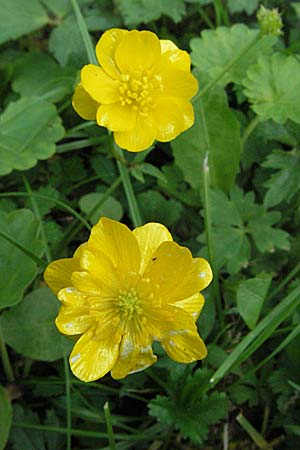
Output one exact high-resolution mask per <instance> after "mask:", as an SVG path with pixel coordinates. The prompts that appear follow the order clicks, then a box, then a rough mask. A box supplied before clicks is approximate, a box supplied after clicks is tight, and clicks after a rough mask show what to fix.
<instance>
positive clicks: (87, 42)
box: [71, 0, 98, 65]
mask: <svg viewBox="0 0 300 450" xmlns="http://www.w3.org/2000/svg"><path fill="white" fill-rule="evenodd" d="M71 3H72V6H73V9H74V13H75V16H76V19H77V23H78V27H79V31H80V33H81V37H82V40H83V43H84V46H85V49H86V52H87V56H88V59H89V62H90V63H91V64H96V65H98V61H97V58H96V55H95V51H94V46H93V44H92V41H91V36H90V35H89V32H88V29H87V26H86V23H85V20H84V17H83V15H82V13H81V11H80V8H79V6H78V3H77V0H71Z"/></svg>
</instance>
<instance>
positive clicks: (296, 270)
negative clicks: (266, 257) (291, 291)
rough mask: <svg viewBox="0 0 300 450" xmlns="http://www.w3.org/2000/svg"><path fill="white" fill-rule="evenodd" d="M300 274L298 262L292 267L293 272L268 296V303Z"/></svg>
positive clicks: (299, 263)
mask: <svg viewBox="0 0 300 450" xmlns="http://www.w3.org/2000/svg"><path fill="white" fill-rule="evenodd" d="M298 272H300V262H298V264H297V265H296V266H295V267H294V269H293V270H291V271H290V273H289V274H288V275H287V276H286V277H285V278H284V279H283V280H282V282H281V283H280V284H279V285H278V286H277V288H275V289H274V290H273V291H272V293H271V294H270V295H269V296H268V301H270V300H272V299H273V298H274V297H276V295H277V294H278V293H279V292H280V291H281V290H282V289H283V288H284V287H285V286H286V285H287V284H288V283H289V282H290V281H291V280H292V279H293V278H294V277H295V276H296V275H297V273H298Z"/></svg>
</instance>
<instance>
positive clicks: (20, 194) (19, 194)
mask: <svg viewBox="0 0 300 450" xmlns="http://www.w3.org/2000/svg"><path fill="white" fill-rule="evenodd" d="M31 196H32V197H36V198H41V199H43V200H48V201H51V202H53V203H54V204H56V205H58V206H61V207H62V208H63V209H65V210H66V211H68V212H69V213H70V214H72V216H74V217H76V219H78V220H80V222H82V223H83V225H84V226H85V227H86V228H87V229H88V231H91V226H90V224H89V223H88V222H87V221H86V220H85V219H84V218H83V217H82V216H81V215H80V214H78V212H76V211H75V209H73V208H71V206H69V205H67V204H66V203H65V202H62V201H61V200H58V199H56V198H52V197H48V196H47V195H42V194H35V193H32V194H31ZM1 197H30V195H29V194H28V192H5V193H3V194H0V198H1Z"/></svg>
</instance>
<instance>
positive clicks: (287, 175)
mask: <svg viewBox="0 0 300 450" xmlns="http://www.w3.org/2000/svg"><path fill="white" fill-rule="evenodd" d="M262 166H263V167H267V168H270V169H277V171H276V172H275V173H273V174H272V175H271V177H270V178H269V179H268V180H267V181H266V182H265V183H264V186H266V187H267V188H268V191H267V193H266V196H265V199H264V203H265V205H266V207H272V206H275V205H278V204H279V203H281V202H282V201H284V200H285V201H287V202H289V201H290V200H291V199H292V198H293V197H294V195H295V194H296V192H299V190H300V177H299V173H300V152H299V150H298V149H294V150H291V151H282V150H274V151H273V152H272V153H271V155H268V156H267V159H266V161H265V162H264V163H263V164H262Z"/></svg>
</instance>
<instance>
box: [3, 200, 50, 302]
mask: <svg viewBox="0 0 300 450" xmlns="http://www.w3.org/2000/svg"><path fill="white" fill-rule="evenodd" d="M38 229H39V223H38V221H37V220H36V219H35V217H34V215H33V213H32V212H31V211H29V210H27V209H20V210H16V211H14V212H12V213H9V214H6V213H4V212H2V211H0V230H1V231H2V232H4V233H6V234H7V235H8V236H12V237H13V238H15V239H17V241H18V242H19V243H20V244H22V245H24V246H25V247H26V248H28V250H30V251H31V252H32V253H34V254H35V255H37V256H39V257H40V256H42V255H43V253H44V245H43V243H42V242H41V241H40V240H38V239H37V236H38ZM0 239H1V245H0V309H2V308H6V307H7V306H12V305H15V304H16V303H18V302H19V301H20V300H21V299H22V297H23V294H24V291H25V289H26V288H27V287H28V286H29V285H30V283H31V282H32V281H33V280H34V278H35V277H36V275H37V265H36V263H35V262H34V261H33V260H32V259H31V258H30V257H29V256H27V255H25V254H24V253H23V252H22V251H21V250H20V249H18V248H17V247H15V246H14V245H13V244H11V243H9V242H8V241H6V240H5V239H3V238H2V237H0Z"/></svg>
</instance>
